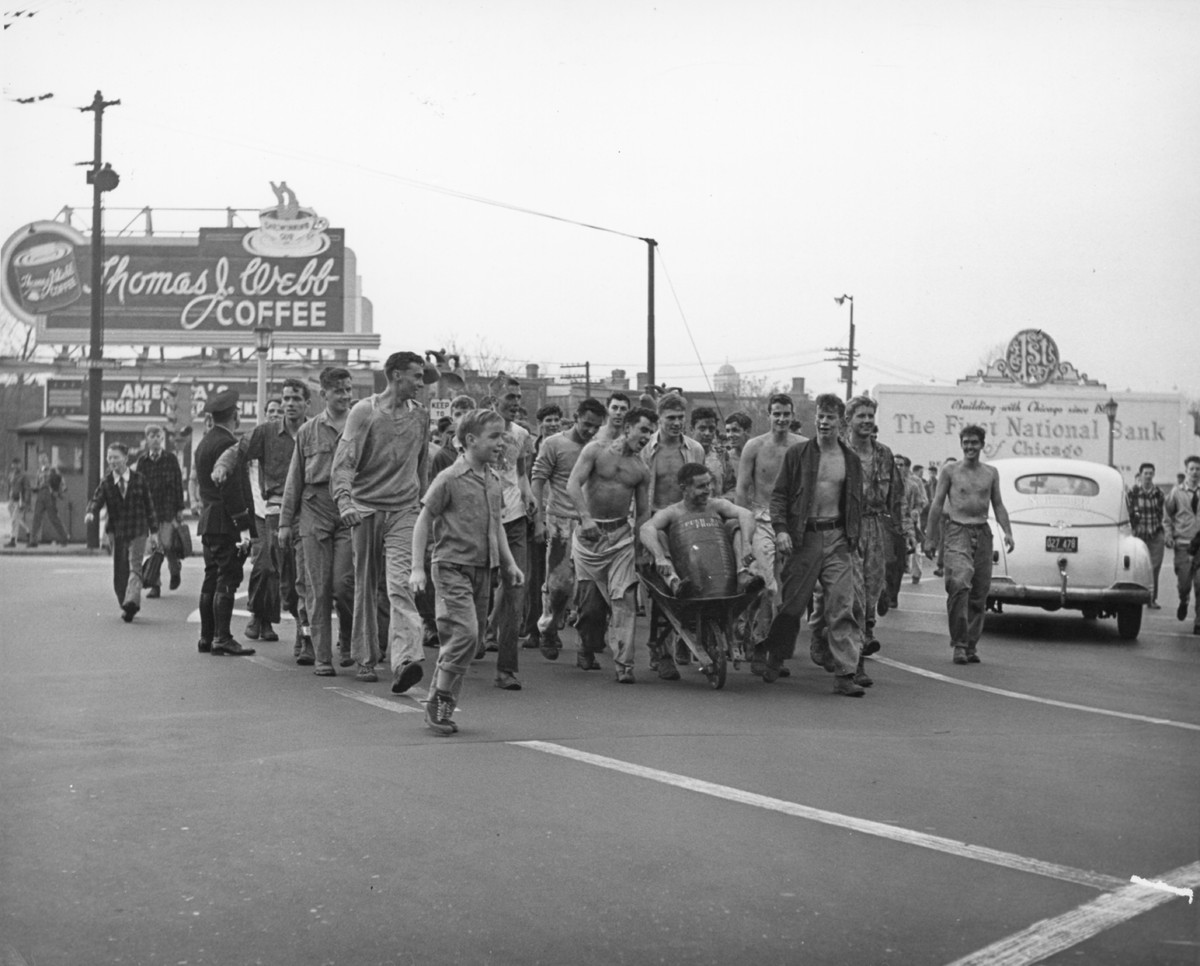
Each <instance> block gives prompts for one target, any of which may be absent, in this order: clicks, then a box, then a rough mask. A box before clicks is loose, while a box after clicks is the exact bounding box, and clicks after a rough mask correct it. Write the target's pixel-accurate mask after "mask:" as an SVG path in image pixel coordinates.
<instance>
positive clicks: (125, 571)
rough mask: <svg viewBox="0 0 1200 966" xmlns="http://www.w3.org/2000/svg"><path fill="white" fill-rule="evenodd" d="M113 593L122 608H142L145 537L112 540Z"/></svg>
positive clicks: (115, 538)
mask: <svg viewBox="0 0 1200 966" xmlns="http://www.w3.org/2000/svg"><path fill="white" fill-rule="evenodd" d="M112 545H113V547H112V552H113V591H114V592H115V593H116V595H117V603H119V604H120V605H121V606H122V607H124V606H125V605H126V604H133V605H134V606H135V607H139V608H140V607H141V606H142V557H144V556H145V555H146V535H145V534H141V535H140V536H137V537H134V538H133V539H132V540H121V539H120V538H118V537H113V538H112Z"/></svg>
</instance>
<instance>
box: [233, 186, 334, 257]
mask: <svg viewBox="0 0 1200 966" xmlns="http://www.w3.org/2000/svg"><path fill="white" fill-rule="evenodd" d="M270 185H271V190H272V191H274V192H275V198H276V200H277V201H278V204H276V205H275V207H273V208H263V209H262V210H261V211H259V213H258V228H256V229H255V230H254V231H252V232H249V233H247V235H246V237H245V238H243V239H242V245H243V246H244V247H245V249H246V251H248V252H249V253H250V254H251V255H262V256H265V257H268V258H306V257H308V256H310V255H319V254H321V252H323V251H325V250H326V249H327V248H328V247H329V236H328V235H327V234H325V229H326V228H328V227H329V221H328V220H327V219H325V218H320V217H318V215H317V213H316V212H315V211H313V209H311V208H305V207H303V206H301V204H300V203H299V201H297V199H296V193H295V192H294V191H292V189H291V188H289V187H288V184H287V182H286V181H281V182H280V183H279V184H278V185H277V184H275V182H274V181H272V182H270Z"/></svg>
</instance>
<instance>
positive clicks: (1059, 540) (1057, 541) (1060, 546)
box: [1046, 535, 1079, 553]
mask: <svg viewBox="0 0 1200 966" xmlns="http://www.w3.org/2000/svg"><path fill="white" fill-rule="evenodd" d="M1046 552H1047V553H1079V538H1078V537H1061V536H1057V535H1055V536H1052V537H1047V538H1046Z"/></svg>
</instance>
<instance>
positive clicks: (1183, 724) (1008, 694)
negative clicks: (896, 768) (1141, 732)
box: [871, 655, 1200, 731]
mask: <svg viewBox="0 0 1200 966" xmlns="http://www.w3.org/2000/svg"><path fill="white" fill-rule="evenodd" d="M871 660H873V661H878V662H879V663H880V664H886V665H887V666H888V667H894V668H896V669H897V670H900V671H908V672H909V673H910V674H919V675H920V676H921V677H925V678H932V679H933V680H935V681H941V682H942V683H944V684H957V685H958V686H959V687H963V688H973V689H974V690H976V691H986V692H987V693H988V694H998V695H1000V697H1003V698H1016V699H1018V700H1019V701H1034V702H1036V703H1038V704H1048V705H1051V706H1053V707H1056V708H1066V709H1068V710H1069V711H1086V712H1088V713H1089V714H1104V715H1108V716H1109V717H1110V718H1125V719H1127V720H1129V721H1140V722H1142V723H1143V724H1156V725H1166V726H1167V727H1169V728H1183V729H1184V730H1186V731H1200V725H1198V724H1191V723H1189V722H1187V721H1172V720H1171V719H1170V718H1151V717H1149V716H1148V715H1144V714H1130V713H1129V712H1128V711H1110V710H1109V709H1108V708H1093V707H1091V706H1090V705H1086V704H1073V703H1071V702H1070V701H1056V700H1055V699H1054V698H1039V697H1038V696H1037V695H1035V694H1023V693H1021V692H1020V691H1006V690H1005V689H1004V688H993V687H991V686H990V685H987V684H976V683H975V682H974V681H963V680H960V679H959V678H952V677H950V676H949V675H946V674H939V673H938V672H937V671H926V670H925V669H924V668H921V667H915V666H914V665H912V664H902V663H901V662H900V661H893V660H892V659H891V658H890V657H879V656H878V655H872V657H871Z"/></svg>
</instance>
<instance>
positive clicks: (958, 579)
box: [942, 519, 992, 651]
mask: <svg viewBox="0 0 1200 966" xmlns="http://www.w3.org/2000/svg"><path fill="white" fill-rule="evenodd" d="M942 538H943V540H944V542H945V548H946V549H945V565H944V566H945V569H946V613H947V615H948V616H949V618H950V646H951V647H965V648H966V649H967V650H968V651H973V650H975V645H976V644H978V643H979V637H980V635H981V634H982V633H983V614H984V611H985V610H986V609H987V597H988V590H989V589H990V588H991V585H992V528H991V527H989V526H988V525H987V524H986V523H956V522H955V521H954V520H949V519H943V524H942Z"/></svg>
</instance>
